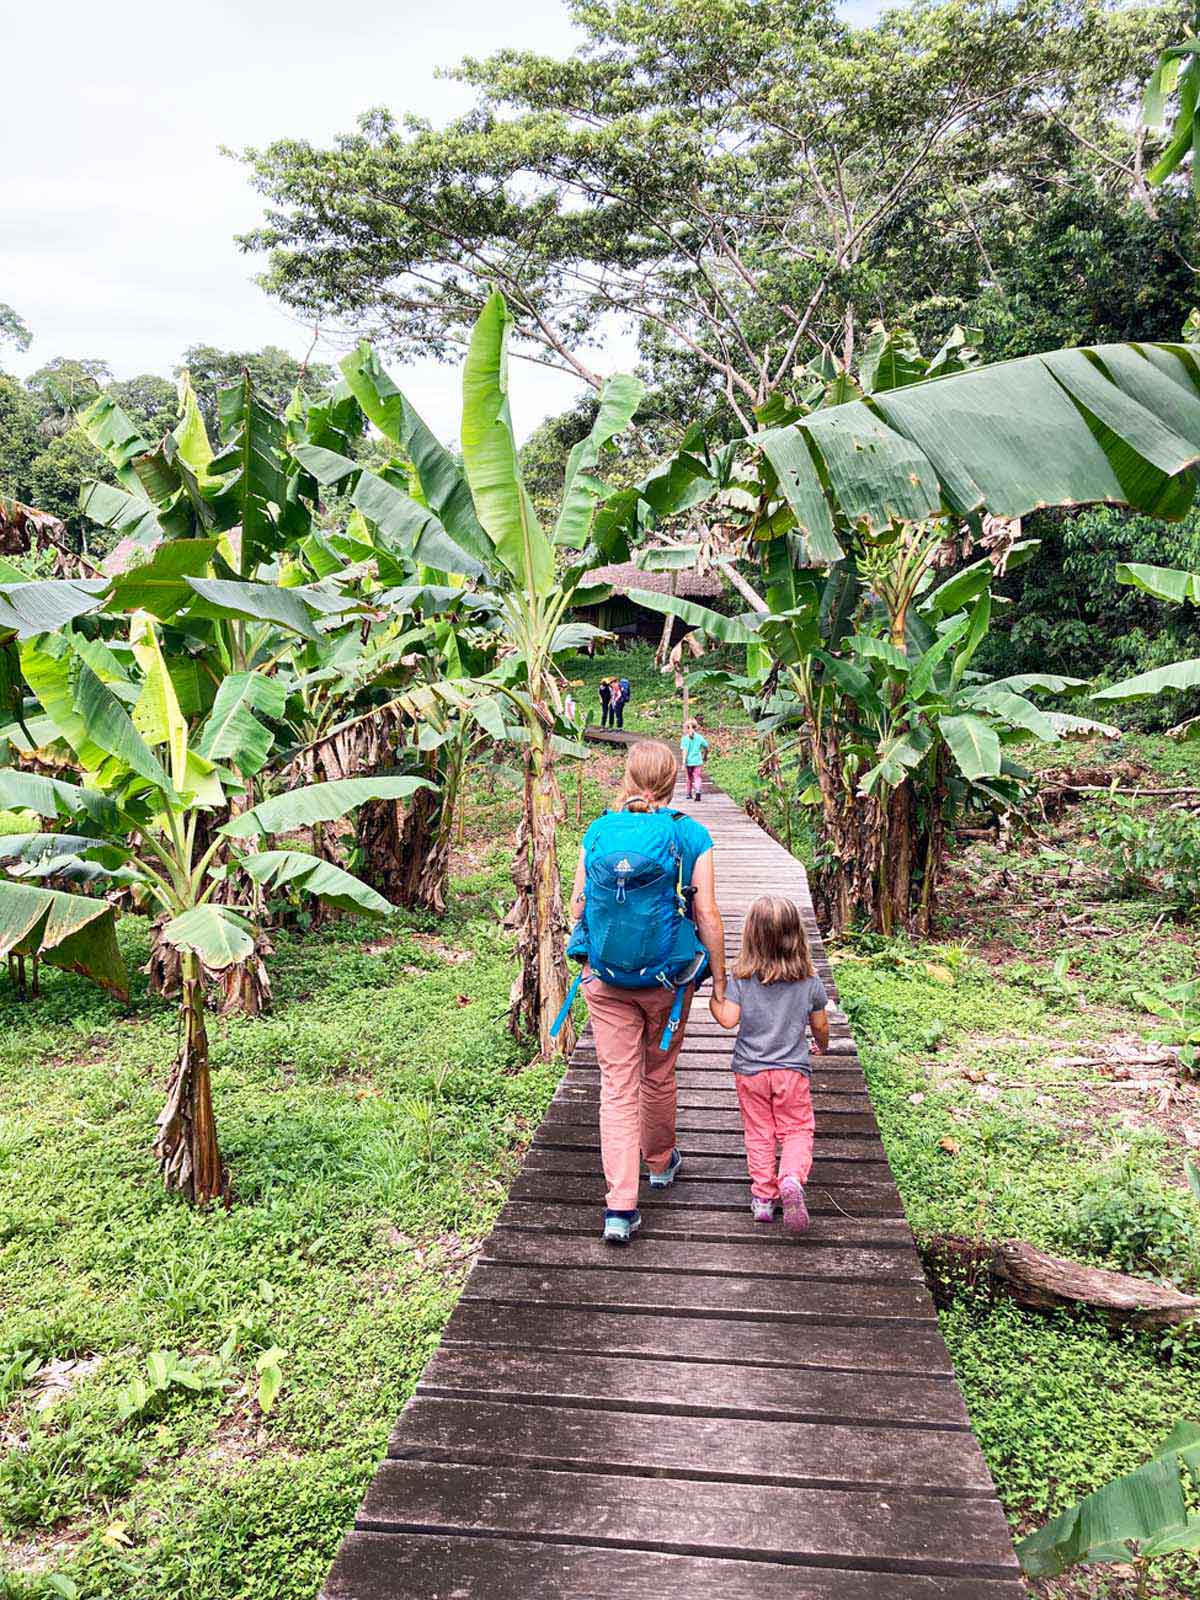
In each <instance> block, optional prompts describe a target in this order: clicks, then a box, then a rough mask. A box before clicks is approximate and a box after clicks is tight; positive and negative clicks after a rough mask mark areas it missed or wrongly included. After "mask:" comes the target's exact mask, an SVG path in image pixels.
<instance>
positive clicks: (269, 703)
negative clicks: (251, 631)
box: [197, 672, 287, 778]
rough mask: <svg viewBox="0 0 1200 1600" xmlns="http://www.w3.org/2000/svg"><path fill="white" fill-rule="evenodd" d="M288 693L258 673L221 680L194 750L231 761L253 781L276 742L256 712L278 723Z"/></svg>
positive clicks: (204, 754) (272, 680)
mask: <svg viewBox="0 0 1200 1600" xmlns="http://www.w3.org/2000/svg"><path fill="white" fill-rule="evenodd" d="M286 704H287V691H286V690H285V689H284V686H283V684H281V683H280V682H279V681H278V679H276V678H268V677H265V676H264V675H263V674H262V673H260V672H234V673H231V674H230V675H229V677H227V678H223V679H222V680H221V687H220V688H219V689H218V690H217V697H216V699H215V700H214V701H213V705H212V710H211V711H210V712H209V714H208V721H207V722H206V723H205V724H204V726H203V728H201V730H200V738H199V741H198V745H197V748H198V750H199V752H200V754H201V755H202V756H204V758H205V759H206V760H208V761H231V762H232V763H233V764H234V766H235V767H236V768H237V769H238V771H239V772H240V773H241V774H242V775H243V777H247V778H252V777H253V776H254V774H255V773H256V772H261V771H262V769H263V767H264V766H265V765H266V761H267V757H268V756H269V755H270V753H271V747H272V745H273V744H274V742H275V735H274V733H273V732H272V731H271V729H270V728H268V727H266V726H265V724H263V723H262V722H260V721H259V719H258V717H257V716H255V712H256V711H257V712H261V713H262V714H263V716H266V717H270V718H272V719H273V720H278V719H279V718H280V717H282V716H283V712H284V707H285V705H286Z"/></svg>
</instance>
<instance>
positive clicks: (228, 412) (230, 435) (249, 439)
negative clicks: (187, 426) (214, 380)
mask: <svg viewBox="0 0 1200 1600" xmlns="http://www.w3.org/2000/svg"><path fill="white" fill-rule="evenodd" d="M220 410H221V432H222V436H223V438H224V439H225V441H226V444H225V448H224V449H223V450H222V451H221V453H220V455H218V456H216V457H214V459H213V460H212V462H211V464H210V471H211V472H212V474H213V475H214V476H217V477H220V476H225V475H228V476H227V477H226V481H225V483H224V484H223V486H222V488H221V491H220V493H219V494H218V495H215V496H214V497H213V499H212V505H213V506H214V508H215V509H216V511H217V513H218V516H219V517H220V519H221V522H220V525H221V526H222V527H226V528H233V527H240V528H241V530H242V533H241V563H242V571H243V572H244V573H250V572H253V571H254V569H255V568H256V567H257V566H258V565H259V563H260V562H262V561H264V560H267V559H269V558H270V557H271V556H272V555H274V554H275V553H276V551H278V550H280V549H281V548H282V547H283V544H284V543H285V542H286V536H285V535H284V534H283V532H282V529H281V524H280V521H279V520H278V519H277V511H276V510H274V509H272V508H278V510H279V511H282V509H283V507H284V506H286V504H287V501H288V480H287V478H286V476H285V475H284V472H283V470H282V468H281V466H280V462H281V461H283V460H284V459H285V458H286V448H285V438H284V431H283V424H282V423H281V422H280V420H279V418H278V417H276V416H275V415H274V414H273V413H272V412H270V411H269V410H268V409H267V408H266V406H264V405H263V403H262V402H261V400H259V399H258V398H257V397H256V396H255V393H254V388H253V385H252V383H251V381H250V375H249V373H246V374H244V375H243V377H242V378H241V380H240V381H239V382H238V383H235V384H233V385H231V386H230V387H229V388H227V389H223V390H222V391H221V395H220Z"/></svg>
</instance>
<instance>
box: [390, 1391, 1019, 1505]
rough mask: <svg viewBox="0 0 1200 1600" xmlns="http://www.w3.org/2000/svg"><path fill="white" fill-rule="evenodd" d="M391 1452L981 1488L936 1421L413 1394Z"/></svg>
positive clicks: (756, 1479)
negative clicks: (913, 1423) (733, 1415)
mask: <svg viewBox="0 0 1200 1600" xmlns="http://www.w3.org/2000/svg"><path fill="white" fill-rule="evenodd" d="M388 1455H389V1456H391V1457H392V1458H393V1459H398V1460H412V1459H414V1458H420V1459H422V1460H425V1461H461V1462H477V1463H480V1464H482V1465H485V1466H486V1465H488V1464H489V1463H495V1464H496V1465H500V1464H501V1463H504V1464H515V1463H530V1464H534V1465H538V1466H543V1467H548V1468H555V1467H562V1468H567V1469H569V1470H582V1471H585V1472H613V1471H616V1472H620V1473H623V1474H624V1473H630V1474H633V1475H635V1476H647V1475H653V1476H655V1477H657V1476H660V1475H673V1476H680V1477H687V1478H695V1479H696V1480H697V1481H701V1480H703V1479H706V1478H708V1479H714V1478H715V1479H728V1480H729V1481H730V1482H732V1483H738V1482H741V1483H779V1484H807V1485H810V1486H811V1487H814V1488H822V1487H828V1488H843V1487H844V1488H850V1489H854V1488H862V1489H865V1488H873V1489H874V1488H878V1489H893V1488H894V1489H910V1490H913V1491H924V1492H926V1493H933V1494H938V1493H945V1494H947V1495H952V1496H954V1497H956V1498H957V1497H960V1496H961V1497H963V1498H973V1497H985V1496H990V1495H991V1493H992V1481H991V1479H990V1478H989V1476H988V1471H987V1468H986V1466H985V1465H984V1462H983V1456H982V1455H981V1453H980V1450H979V1446H978V1445H977V1444H976V1442H975V1438H974V1435H973V1434H971V1433H969V1432H965V1431H964V1432H956V1431H951V1430H947V1429H940V1428H939V1429H924V1428H911V1427H910V1428H896V1427H884V1426H882V1425H877V1424H871V1425H865V1426H864V1425H861V1424H854V1425H851V1426H845V1425H842V1424H839V1423H812V1422H759V1421H756V1420H753V1419H748V1418H740V1419H739V1420H738V1423H737V1426H736V1427H730V1426H729V1424H728V1422H727V1421H726V1420H725V1419H723V1418H720V1417H672V1419H671V1423H670V1426H669V1427H668V1426H664V1424H663V1420H662V1418H661V1417H656V1416H647V1415H646V1414H644V1413H642V1412H638V1411H601V1410H596V1409H593V1408H590V1407H586V1408H585V1407H575V1406H557V1405H517V1404H513V1405H506V1404H503V1403H498V1402H497V1403H493V1402H490V1401H484V1400H444V1399H440V1398H437V1399H434V1398H426V1397H425V1396H423V1395H420V1394H418V1395H415V1396H414V1397H413V1399H412V1400H410V1401H409V1403H408V1405H407V1406H406V1407H405V1408H404V1410H403V1412H402V1413H401V1415H400V1420H399V1422H398V1423H397V1424H396V1427H395V1430H394V1431H393V1433H392V1437H391V1440H390V1441H389V1443H388Z"/></svg>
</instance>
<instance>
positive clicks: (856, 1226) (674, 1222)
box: [495, 1196, 913, 1249]
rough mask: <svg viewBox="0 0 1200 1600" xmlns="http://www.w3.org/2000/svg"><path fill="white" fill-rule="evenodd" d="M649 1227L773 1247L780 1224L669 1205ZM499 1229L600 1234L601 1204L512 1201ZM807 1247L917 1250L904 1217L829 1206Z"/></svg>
mask: <svg viewBox="0 0 1200 1600" xmlns="http://www.w3.org/2000/svg"><path fill="white" fill-rule="evenodd" d="M646 1216H647V1222H646V1224H645V1225H646V1227H647V1228H649V1230H650V1235H651V1237H653V1238H655V1239H690V1240H692V1241H694V1242H699V1241H701V1240H714V1241H720V1240H722V1239H749V1240H752V1241H753V1242H754V1243H755V1244H762V1243H764V1242H765V1243H766V1244H772V1243H773V1242H774V1241H775V1237H776V1235H777V1234H778V1233H779V1231H780V1224H779V1223H778V1221H776V1222H775V1223H774V1224H770V1225H767V1224H763V1223H761V1222H755V1220H754V1218H753V1217H752V1216H751V1214H750V1210H749V1207H748V1206H747V1205H746V1204H744V1203H743V1204H742V1205H740V1206H738V1207H736V1208H733V1207H730V1208H728V1209H726V1210H724V1211H717V1210H707V1211H706V1210H702V1209H696V1210H694V1211H683V1210H681V1209H680V1208H679V1207H678V1206H674V1205H671V1204H670V1203H669V1202H668V1203H666V1204H664V1205H661V1206H659V1207H658V1208H657V1209H654V1208H653V1207H650V1206H647V1207H646ZM495 1225H496V1227H497V1228H520V1229H526V1230H530V1229H532V1230H535V1231H538V1232H543V1231H546V1232H558V1233H586V1234H594V1233H597V1232H598V1231H599V1227H600V1216H599V1211H598V1201H597V1199H596V1198H595V1197H593V1198H592V1202H591V1204H590V1205H582V1204H573V1203H571V1202H569V1201H564V1200H560V1199H559V1198H558V1197H557V1196H555V1197H554V1198H552V1199H547V1200H537V1201H532V1200H520V1199H516V1200H513V1199H510V1200H509V1202H508V1204H507V1205H506V1206H505V1208H504V1210H503V1211H502V1212H501V1213H500V1215H499V1216H498V1217H497V1218H496V1224H495ZM804 1242H805V1244H806V1245H824V1244H851V1245H855V1244H867V1245H874V1246H876V1247H878V1248H879V1249H896V1248H904V1249H911V1248H912V1243H913V1237H912V1232H911V1230H910V1229H909V1226H908V1223H907V1222H905V1221H904V1219H903V1218H902V1217H868V1218H858V1217H845V1216H843V1215H842V1214H841V1213H840V1212H837V1211H833V1210H832V1209H831V1208H830V1207H828V1206H826V1207H824V1208H823V1209H822V1210H821V1211H814V1212H813V1213H812V1223H811V1226H810V1227H809V1230H808V1232H807V1233H806V1234H805V1236H804Z"/></svg>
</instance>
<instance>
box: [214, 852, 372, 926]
mask: <svg viewBox="0 0 1200 1600" xmlns="http://www.w3.org/2000/svg"><path fill="white" fill-rule="evenodd" d="M239 865H240V866H241V867H242V868H243V870H244V871H246V872H247V873H249V875H250V877H252V878H253V879H254V881H255V882H256V883H260V884H262V886H263V887H264V888H265V889H286V888H288V887H294V888H296V889H301V890H303V891H304V892H305V893H306V894H315V895H316V896H317V897H318V899H321V900H324V901H326V902H327V903H328V904H329V905H331V906H337V907H338V908H339V909H340V910H342V911H365V912H367V913H369V914H370V915H372V916H377V917H386V916H388V915H390V914H391V912H393V911H394V910H395V909H396V908H395V906H393V905H391V904H390V903H389V902H388V901H387V900H385V899H384V898H383V896H382V895H381V894H376V892H375V890H374V889H372V888H370V887H369V886H368V885H367V884H365V883H363V882H362V880H361V879H359V878H355V877H353V876H352V875H351V874H350V873H349V872H343V871H342V869H341V867H335V866H334V865H333V864H332V862H329V861H321V860H319V859H318V858H317V857H316V856H306V855H303V854H302V853H301V852H300V851H299V850H265V851H263V852H262V853H261V854H259V855H252V856H242V857H241V860H240V862H239Z"/></svg>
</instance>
